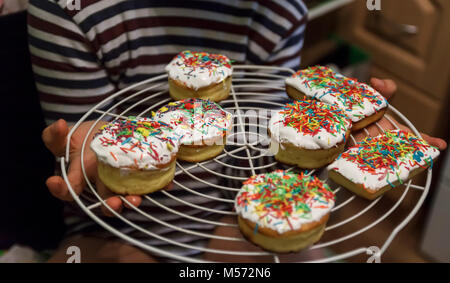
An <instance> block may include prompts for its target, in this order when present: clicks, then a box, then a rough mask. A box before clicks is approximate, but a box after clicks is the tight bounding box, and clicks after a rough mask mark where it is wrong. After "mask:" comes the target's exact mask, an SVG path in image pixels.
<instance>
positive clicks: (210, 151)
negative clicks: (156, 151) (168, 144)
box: [177, 144, 225, 162]
mask: <svg viewBox="0 0 450 283" xmlns="http://www.w3.org/2000/svg"><path fill="white" fill-rule="evenodd" d="M224 148H225V145H223V144H222V145H216V144H214V145H203V146H195V145H193V146H190V145H181V146H180V149H179V150H178V154H177V158H178V159H180V160H183V161H187V162H202V161H205V160H209V159H212V158H214V157H216V156H217V155H219V154H220V153H222V151H223V149H224Z"/></svg>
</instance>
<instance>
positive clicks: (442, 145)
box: [421, 134, 447, 150]
mask: <svg viewBox="0 0 450 283" xmlns="http://www.w3.org/2000/svg"><path fill="white" fill-rule="evenodd" d="M421 135H422V138H423V139H424V140H426V141H427V142H428V143H429V144H430V145H432V146H435V147H437V148H439V150H445V149H446V148H447V142H446V141H444V140H443V139H440V138H435V137H431V136H429V135H427V134H421Z"/></svg>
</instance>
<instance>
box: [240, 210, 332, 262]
mask: <svg viewBox="0 0 450 283" xmlns="http://www.w3.org/2000/svg"><path fill="white" fill-rule="evenodd" d="M328 217H329V214H327V215H326V216H324V217H322V219H320V220H319V221H317V222H312V223H308V224H305V225H302V227H301V228H300V229H298V230H295V231H289V232H286V233H283V234H279V233H278V232H277V231H275V230H272V229H269V228H261V227H258V229H257V230H256V231H255V226H256V224H255V223H253V222H251V221H249V220H247V219H244V218H242V217H241V216H238V225H239V229H240V230H241V233H242V235H243V236H244V237H245V238H246V239H247V240H248V241H250V242H252V243H253V244H255V245H257V246H259V247H261V248H262V249H264V250H267V251H271V252H277V253H289V252H298V251H300V250H302V249H305V248H307V247H309V246H311V245H312V244H314V243H316V242H318V241H319V240H320V238H321V237H322V235H323V232H324V231H325V225H326V222H327V221H328Z"/></svg>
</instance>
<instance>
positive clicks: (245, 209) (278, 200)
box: [235, 170, 335, 253]
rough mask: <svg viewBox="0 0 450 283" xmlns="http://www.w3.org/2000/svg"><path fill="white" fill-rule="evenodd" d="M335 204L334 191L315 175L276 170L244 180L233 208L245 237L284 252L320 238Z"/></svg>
mask: <svg viewBox="0 0 450 283" xmlns="http://www.w3.org/2000/svg"><path fill="white" fill-rule="evenodd" d="M334 203H335V195H334V193H333V192H332V191H331V190H330V188H329V187H328V185H327V184H325V183H324V182H322V181H321V180H319V179H318V178H317V177H312V176H307V175H304V174H303V173H301V174H296V173H293V172H287V171H283V170H278V171H275V172H272V173H267V174H260V175H256V176H253V177H251V178H250V179H248V180H247V181H245V182H244V185H243V187H242V188H241V190H240V191H239V193H238V194H237V196H236V200H235V210H236V213H237V214H238V224H239V228H240V230H241V232H242V234H243V235H244V236H245V238H247V239H248V240H249V241H251V242H252V243H254V244H256V245H258V246H260V247H261V248H263V249H265V250H268V251H273V252H279V253H287V252H297V251H299V250H302V249H304V248H306V247H308V246H310V245H312V244H314V243H315V242H317V241H319V239H320V237H321V236H322V234H323V232H324V230H325V225H326V223H327V221H328V218H329V215H330V212H331V209H332V208H333V206H334Z"/></svg>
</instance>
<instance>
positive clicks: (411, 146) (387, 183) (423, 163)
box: [328, 130, 439, 200]
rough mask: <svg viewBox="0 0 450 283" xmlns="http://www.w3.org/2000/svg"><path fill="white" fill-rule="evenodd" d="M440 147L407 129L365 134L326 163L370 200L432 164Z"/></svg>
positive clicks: (339, 180)
mask: <svg viewBox="0 0 450 283" xmlns="http://www.w3.org/2000/svg"><path fill="white" fill-rule="evenodd" d="M438 156H439V150H438V149H437V148H435V147H433V146H431V145H429V144H428V143H427V142H426V141H425V140H423V139H421V138H418V137H416V136H415V135H413V134H411V133H408V132H406V131H400V130H391V131H386V132H385V133H384V134H382V135H379V136H377V137H368V138H366V139H364V140H363V141H361V142H359V143H358V144H356V145H355V146H352V147H350V148H349V149H348V150H347V151H345V152H344V153H342V155H341V156H339V158H338V159H337V160H336V161H334V162H333V163H332V164H330V165H329V166H328V170H329V172H328V173H329V177H330V178H331V179H332V180H333V181H334V182H336V183H337V184H339V185H341V186H343V187H345V188H347V189H348V190H350V191H352V192H354V193H355V194H357V195H359V196H361V197H363V198H366V199H369V200H373V199H375V198H377V197H378V196H380V195H382V194H383V193H385V192H386V191H388V190H390V189H392V188H394V187H396V186H398V185H400V184H403V183H405V182H406V181H407V180H409V179H410V178H412V177H414V176H415V175H417V174H419V173H420V172H422V171H424V170H425V169H427V168H428V167H430V166H432V164H433V161H434V160H435V159H436V158H437V157H438Z"/></svg>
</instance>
